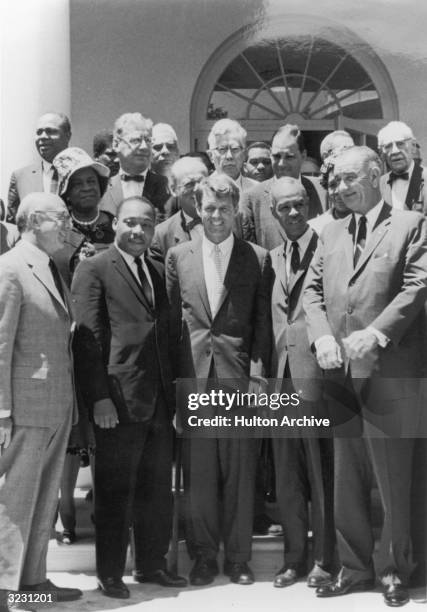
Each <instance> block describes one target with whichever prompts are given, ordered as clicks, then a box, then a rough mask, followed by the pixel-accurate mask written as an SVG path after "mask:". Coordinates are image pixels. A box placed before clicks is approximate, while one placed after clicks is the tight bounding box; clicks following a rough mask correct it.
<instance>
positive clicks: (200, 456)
mask: <svg viewBox="0 0 427 612" xmlns="http://www.w3.org/2000/svg"><path fill="white" fill-rule="evenodd" d="M196 199H197V212H198V214H199V216H200V218H201V220H202V224H203V236H202V238H201V240H198V241H193V240H191V241H189V242H184V243H182V244H179V245H177V246H176V247H173V248H171V249H170V250H169V252H168V255H167V263H166V279H167V281H166V282H167V290H168V295H169V300H170V302H171V308H172V312H171V314H172V317H173V320H174V324H173V325H172V331H173V332H174V333H175V336H174V338H173V344H172V347H171V348H172V349H173V353H174V357H175V359H174V366H175V373H176V376H177V377H180V378H193V379H199V380H201V381H202V382H201V383H200V384H202V383H203V386H205V385H204V381H203V379H210V380H211V381H218V380H219V382H220V383H221V379H222V380H224V379H233V380H238V381H239V382H240V381H241V383H242V384H243V385H244V384H245V380H247V379H248V378H249V377H251V380H252V381H253V383H254V385H255V386H257V385H258V384H259V381H260V379H261V378H262V377H264V376H265V375H266V373H267V369H268V362H269V357H270V341H271V317H270V282H271V263H270V262H271V260H270V256H269V254H268V253H267V252H266V251H265V250H264V249H262V248H261V247H258V246H256V245H253V244H250V243H247V242H245V241H243V240H240V239H239V238H236V237H235V236H234V234H233V233H232V228H233V222H234V216H235V215H236V213H237V211H238V201H239V189H238V187H237V185H236V183H235V182H234V181H233V180H232V179H231V178H230V177H229V176H227V175H226V174H225V173H222V174H218V175H215V176H214V175H212V176H210V177H208V178H206V179H203V180H202V181H201V182H200V183H199V185H198V187H197V190H196ZM213 384H218V383H213ZM213 410H215V409H214V408H213ZM257 447H258V444H257V440H254V439H236V438H227V439H222V438H218V437H212V438H209V439H204V438H197V437H194V438H193V437H192V438H190V439H188V440H187V439H185V440H184V446H183V456H184V474H185V483H186V486H187V494H188V499H189V519H190V521H191V526H190V532H191V535H192V539H193V546H192V548H193V552H194V555H195V557H196V558H195V563H194V566H193V568H192V570H191V572H190V582H191V584H193V585H195V586H202V585H206V584H209V583H211V582H212V581H213V580H214V578H215V576H216V575H217V574H218V572H219V568H218V563H217V554H218V551H219V545H220V540H221V537H222V539H223V541H224V547H225V564H224V573H225V574H226V575H227V576H229V577H230V580H231V581H232V582H235V583H237V584H242V585H247V584H252V582H253V581H254V577H253V574H252V571H251V570H250V568H249V566H248V564H247V562H248V561H249V559H250V555H251V537H252V519H253V501H254V490H255V469H256V463H257ZM220 498H221V500H222V503H220Z"/></svg>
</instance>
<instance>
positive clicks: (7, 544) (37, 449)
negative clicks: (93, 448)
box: [0, 240, 76, 589]
mask: <svg viewBox="0 0 427 612" xmlns="http://www.w3.org/2000/svg"><path fill="white" fill-rule="evenodd" d="M36 255H37V254H36ZM64 293H66V288H65V287H64ZM71 327H72V321H71V317H70V310H69V304H68V303H67V304H65V303H64V302H63V300H62V298H61V296H60V294H59V292H58V290H57V288H56V286H55V283H54V280H53V277H52V275H51V273H50V271H49V268H48V267H47V265H46V266H44V265H42V262H39V259H38V258H37V257H35V253H34V251H33V250H31V247H30V246H29V245H28V243H27V242H26V241H25V240H21V241H20V242H19V243H18V244H17V245H16V247H14V248H13V249H12V250H11V251H9V252H8V253H6V254H5V255H2V256H1V257H0V416H7V412H8V411H10V412H11V416H12V422H13V430H12V440H11V443H10V445H9V446H8V448H6V449H2V453H1V457H0V568H1V570H2V571H1V572H0V588H1V589H18V588H19V586H20V584H29V585H31V584H37V583H40V582H43V581H44V580H45V579H46V554H47V546H48V542H49V536H50V530H51V527H52V523H53V519H54V515H55V509H56V504H57V496H58V489H59V482H60V478H61V473H62V467H63V462H64V457H65V449H66V445H67V441H68V435H69V431H70V427H71V423H72V420H73V416H74V415H76V408H75V399H74V392H73V374H72V357H71V349H70V345H71V338H72V334H71Z"/></svg>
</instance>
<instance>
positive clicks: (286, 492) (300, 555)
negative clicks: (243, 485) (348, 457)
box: [271, 229, 335, 575]
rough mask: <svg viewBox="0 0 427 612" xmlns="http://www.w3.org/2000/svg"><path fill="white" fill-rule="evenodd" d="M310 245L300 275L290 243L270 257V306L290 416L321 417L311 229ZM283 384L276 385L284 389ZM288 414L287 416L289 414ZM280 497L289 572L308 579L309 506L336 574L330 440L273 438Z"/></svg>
mask: <svg viewBox="0 0 427 612" xmlns="http://www.w3.org/2000/svg"><path fill="white" fill-rule="evenodd" d="M307 231H308V232H309V237H308V239H309V242H308V246H307V249H306V251H305V253H303V254H302V259H301V263H300V266H299V269H298V271H297V272H296V273H295V274H291V275H288V273H287V268H286V259H285V253H286V247H287V244H288V241H286V242H285V243H284V244H283V245H281V246H278V247H276V248H275V249H274V250H273V251H272V252H271V261H272V266H273V277H274V280H273V290H272V300H271V311H272V323H273V350H272V359H271V376H272V378H276V379H279V380H280V379H283V380H282V384H281V388H278V389H277V390H278V391H281V390H283V391H286V392H288V393H292V392H295V391H298V394H299V398H300V405H299V406H298V407H296V408H295V409H294V412H293V413H292V414H291V415H289V416H295V417H298V416H301V415H302V414H307V415H309V416H312V415H313V416H321V415H322V411H323V400H322V384H321V378H322V372H321V370H320V368H319V366H318V365H317V361H316V358H315V356H314V355H313V353H312V351H311V348H310V345H309V342H308V335H307V325H306V322H305V316H304V311H303V308H302V296H303V291H304V284H305V280H306V275H307V270H308V267H309V265H310V263H311V260H312V258H313V255H314V252H315V250H316V247H317V243H318V237H317V234H316V233H315V232H314V231H313V230H311V229H307ZM279 380H278V381H277V384H279ZM285 413H286V414H287V413H288V410H287V409H286V408H285ZM272 443H273V451H274V460H275V474H276V494H277V501H278V504H279V509H280V519H281V523H282V525H283V528H284V541H285V563H284V566H285V568H286V569H288V568H292V569H294V570H296V571H297V573H298V574H299V575H303V574H305V573H306V569H307V568H306V565H307V560H308V559H307V532H308V528H309V524H308V502H309V500H310V499H311V504H312V528H313V538H314V551H313V553H314V554H313V556H314V561H315V563H316V564H317V565H318V566H320V567H322V568H323V569H325V570H330V569H331V563H332V560H333V553H334V542H335V534H334V527H333V448H332V441H331V440H330V439H328V438H319V437H316V436H315V435H314V436H313V434H312V432H311V435H310V436H309V437H307V438H304V434H303V433H302V431H298V432H294V435H293V436H290V437H286V438H281V437H273V441H272Z"/></svg>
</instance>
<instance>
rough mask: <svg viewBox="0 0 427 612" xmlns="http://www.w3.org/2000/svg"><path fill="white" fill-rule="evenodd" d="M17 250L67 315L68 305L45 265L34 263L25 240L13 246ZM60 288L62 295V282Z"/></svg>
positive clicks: (68, 312)
mask: <svg viewBox="0 0 427 612" xmlns="http://www.w3.org/2000/svg"><path fill="white" fill-rule="evenodd" d="M18 247H19V251H20V253H21V255H22V257H23V259H24V261H25V263H26V264H27V265H28V266H29V268H30V270H31V272H32V273H33V274H34V276H35V277H36V278H37V280H38V281H40V282H41V283H42V285H44V287H45V288H46V289H47V290H48V291H49V293H50V294H51V295H52V297H53V298H55V300H56V301H57V302H58V304H59V305H60V306H61V308H63V309H64V310H65V312H66V313H67V315H70V310H69V308H68V305H67V304H66V303H65V302H64V301H63V299H62V297H61V296H60V294H59V291H58V289H57V288H56V285H55V281H54V280H53V276H52V274H51V272H50V270H49V268H48V267H47V266H41V265H39V264H38V263H37V262H36V263H34V261H33V259H32V257H31V253H29V252H28V251H27V249H26V248H25V241H23V240H21V241H20V243H19V244H18V245H17V246H16V247H15V248H18ZM62 289H63V293H64V295H66V293H67V288H66V287H65V284H64V283H63V282H62Z"/></svg>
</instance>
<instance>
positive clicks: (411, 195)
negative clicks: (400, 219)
mask: <svg viewBox="0 0 427 612" xmlns="http://www.w3.org/2000/svg"><path fill="white" fill-rule="evenodd" d="M422 174H423V169H422V168H421V166H419V165H418V164H414V169H413V170H412V174H411V178H410V181H409V185H408V192H407V194H406V199H405V205H406V206H407V207H408V208H409V210H412V208H413V206H414V203H415V202H419V201H420V192H421V186H422Z"/></svg>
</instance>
